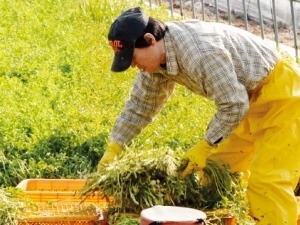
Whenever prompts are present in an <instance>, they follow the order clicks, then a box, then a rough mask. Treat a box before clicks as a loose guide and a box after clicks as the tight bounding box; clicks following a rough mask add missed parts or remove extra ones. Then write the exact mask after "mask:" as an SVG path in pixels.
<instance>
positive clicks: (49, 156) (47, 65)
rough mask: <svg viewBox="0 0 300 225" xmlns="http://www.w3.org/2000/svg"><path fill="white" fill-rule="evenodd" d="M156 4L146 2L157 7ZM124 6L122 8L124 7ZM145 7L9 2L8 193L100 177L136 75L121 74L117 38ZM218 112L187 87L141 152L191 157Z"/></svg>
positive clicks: (4, 34)
mask: <svg viewBox="0 0 300 225" xmlns="http://www.w3.org/2000/svg"><path fill="white" fill-rule="evenodd" d="M147 2H148V1H145V3H147ZM116 3H117V4H116ZM145 3H143V2H142V1H137V2H134V1H125V0H121V1H120V0H118V1H116V0H79V1H74V0H61V1H59V0H41V1H35V0H24V1H18V0H4V1H1V2H0V12H1V20H0V38H1V41H0V45H1V46H0V56H1V60H0V90H1V91H0V99H1V103H0V172H1V173H0V184H1V187H7V186H15V185H17V184H18V183H19V182H20V181H21V180H23V179H25V178H80V177H83V176H84V175H86V174H88V173H90V172H92V171H95V169H96V165H97V163H98V161H99V159H100V158H101V156H102V154H103V151H104V149H105V145H106V143H107V138H108V135H109V133H110V130H111V129H112V127H113V124H114V121H115V119H116V117H117V116H118V114H119V113H120V111H121V109H122V107H123V105H124V102H125V100H126V99H127V97H128V95H129V92H130V89H131V85H132V83H133V79H134V77H135V73H136V71H135V70H133V69H130V70H128V71H127V72H124V73H111V72H110V65H111V61H112V57H113V52H112V50H111V49H110V47H109V45H108V41H107V38H106V37H107V32H108V29H109V26H110V24H111V22H112V21H113V19H114V18H115V17H116V16H117V15H119V14H120V12H122V11H123V10H125V9H127V8H129V7H131V6H136V5H139V6H142V7H143V8H144V10H145V11H146V12H147V13H148V14H150V15H152V16H155V17H158V16H159V18H161V19H162V20H167V19H169V18H168V14H167V11H166V9H165V7H164V6H161V7H160V8H155V9H154V8H152V9H150V8H149V7H147V5H146V4H145ZM213 111H214V106H213V104H212V103H211V102H208V101H206V100H204V99H202V98H200V97H199V96H195V95H193V94H192V93H191V92H190V91H188V90H187V89H185V88H183V87H180V86H178V88H177V90H176V92H175V93H174V95H173V97H172V98H171V100H170V101H169V102H168V104H167V105H166V107H165V108H164V109H163V111H162V112H161V114H160V115H159V116H158V117H157V118H156V120H155V121H154V122H153V123H152V124H151V125H150V126H148V127H147V128H146V129H145V130H144V131H143V132H142V133H141V134H140V135H139V136H138V137H137V138H136V139H135V140H134V144H133V145H132V148H143V149H150V148H159V147H162V146H169V147H172V148H174V149H175V148H181V149H183V150H184V149H186V148H188V147H189V146H191V145H192V144H194V143H195V142H197V141H198V140H199V139H200V138H201V137H202V135H203V132H204V130H205V128H206V124H207V122H208V119H209V118H210V116H211V114H212V112H213Z"/></svg>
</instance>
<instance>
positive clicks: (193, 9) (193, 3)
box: [192, 0, 195, 19]
mask: <svg viewBox="0 0 300 225" xmlns="http://www.w3.org/2000/svg"><path fill="white" fill-rule="evenodd" d="M192 13H193V14H192V18H193V19H195V1H194V0H192Z"/></svg>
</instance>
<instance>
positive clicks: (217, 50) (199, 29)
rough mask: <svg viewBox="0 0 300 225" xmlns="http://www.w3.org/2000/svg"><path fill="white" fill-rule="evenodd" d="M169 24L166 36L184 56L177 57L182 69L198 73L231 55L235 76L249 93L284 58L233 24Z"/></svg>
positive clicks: (195, 22) (178, 55)
mask: <svg viewBox="0 0 300 225" xmlns="http://www.w3.org/2000/svg"><path fill="white" fill-rule="evenodd" d="M166 24H167V29H168V31H167V34H166V35H167V37H168V33H169V34H170V36H171V37H170V38H171V39H172V43H173V46H174V50H175V51H177V53H180V54H176V55H177V61H178V64H179V65H180V66H182V67H184V68H194V69H191V70H197V69H196V68H195V67H201V66H203V65H202V64H205V63H207V61H208V60H215V61H216V60H222V57H221V55H222V54H224V53H225V54H229V57H230V58H231V60H232V63H233V65H234V68H235V73H236V75H237V77H238V79H239V81H240V82H241V83H243V85H245V87H246V88H247V90H251V89H254V88H255V86H256V85H257V83H259V81H260V80H261V79H262V78H263V77H265V76H267V74H268V73H269V72H270V71H271V70H272V69H273V68H274V65H275V64H276V63H277V62H278V60H279V59H280V54H279V53H278V52H277V51H276V49H273V48H272V47H271V46H269V45H268V44H267V43H266V42H265V41H264V40H262V39H261V38H260V37H258V36H256V35H254V34H252V33H249V32H247V31H245V30H243V29H240V28H236V27H234V26H231V25H227V24H222V23H213V22H202V21H198V20H188V21H174V22H167V23H166ZM218 56H220V57H218ZM220 63H222V62H220ZM224 63H226V62H225V61H224Z"/></svg>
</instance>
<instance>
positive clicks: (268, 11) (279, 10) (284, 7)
mask: <svg viewBox="0 0 300 225" xmlns="http://www.w3.org/2000/svg"><path fill="white" fill-rule="evenodd" d="M228 1H229V6H230V10H231V12H233V13H235V14H236V15H239V16H243V15H244V6H243V1H245V6H246V7H245V8H246V13H247V16H248V18H249V19H250V20H254V21H257V22H259V21H260V18H259V10H258V9H259V4H260V8H261V15H262V19H263V21H264V22H265V23H270V24H272V23H273V21H274V20H273V11H274V9H273V8H274V7H273V4H272V0H216V2H217V7H218V9H219V10H221V11H225V12H228ZM274 2H275V15H276V20H277V22H279V23H282V24H285V25H288V26H290V25H292V13H291V3H290V0H275V1H274ZM204 3H205V4H210V5H211V6H215V0H204ZM293 4H294V15H295V21H296V24H297V26H299V24H300V2H299V1H294V2H293Z"/></svg>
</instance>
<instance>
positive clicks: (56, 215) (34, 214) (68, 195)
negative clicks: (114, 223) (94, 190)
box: [17, 179, 108, 225]
mask: <svg viewBox="0 0 300 225" xmlns="http://www.w3.org/2000/svg"><path fill="white" fill-rule="evenodd" d="M85 183H86V180H84V179H26V180H23V181H22V182H20V183H19V184H18V185H17V187H18V188H21V189H22V190H24V192H25V196H26V197H27V198H28V199H29V200H30V202H32V203H33V206H32V207H31V208H29V209H28V210H27V209H26V210H25V211H24V212H21V216H22V219H21V220H19V221H18V224H19V225H25V224H28V225H50V224H52V225H53V224H57V225H63V224H68V225H94V224H99V225H107V218H106V217H107V214H106V209H107V207H108V200H107V199H104V198H103V197H101V196H99V195H95V196H92V197H88V198H86V199H85V200H84V201H83V199H81V198H80V197H79V196H78V194H77V193H78V191H79V190H80V189H81V188H82V187H83V186H84V184H85Z"/></svg>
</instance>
